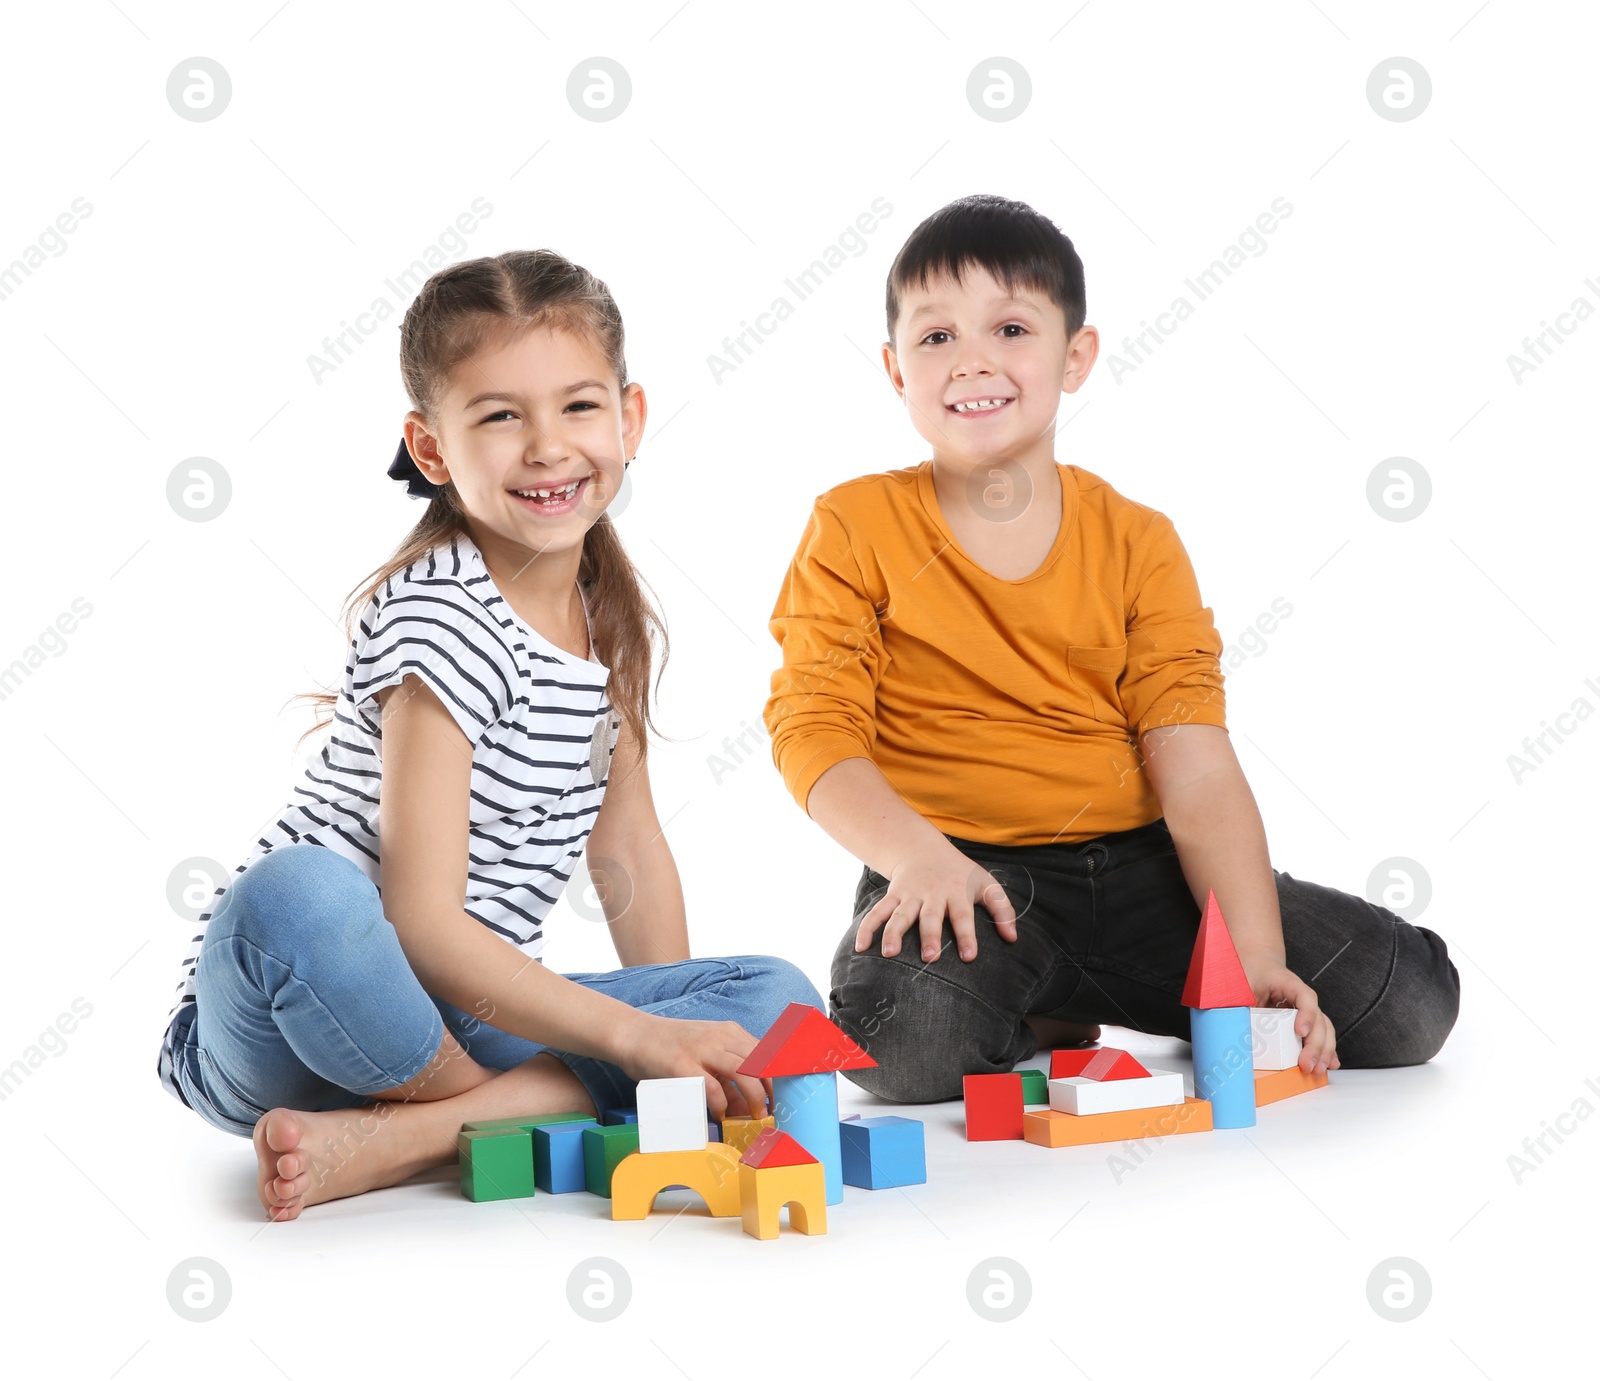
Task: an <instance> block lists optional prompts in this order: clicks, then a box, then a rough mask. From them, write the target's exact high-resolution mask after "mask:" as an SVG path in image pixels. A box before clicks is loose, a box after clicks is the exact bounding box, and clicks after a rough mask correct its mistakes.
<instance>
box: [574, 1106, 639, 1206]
mask: <svg viewBox="0 0 1600 1381" xmlns="http://www.w3.org/2000/svg"><path fill="white" fill-rule="evenodd" d="M638 1149H639V1124H638V1123H637V1122H619V1123H618V1124H616V1125H615V1126H612V1127H585V1128H584V1129H583V1187H584V1188H585V1189H587V1190H588V1191H589V1192H590V1193H591V1194H598V1195H599V1196H600V1197H601V1198H602V1199H609V1198H610V1197H611V1172H612V1171H613V1170H615V1169H616V1168H617V1163H618V1162H619V1161H621V1159H622V1158H623V1157H624V1156H630V1155H632V1154H633V1153H634V1152H635V1151H637V1150H638Z"/></svg>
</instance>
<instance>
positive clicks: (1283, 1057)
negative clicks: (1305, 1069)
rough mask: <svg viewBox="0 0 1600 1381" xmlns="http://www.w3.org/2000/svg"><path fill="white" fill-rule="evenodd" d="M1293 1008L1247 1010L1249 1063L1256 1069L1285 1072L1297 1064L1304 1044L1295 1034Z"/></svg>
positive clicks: (1296, 1014)
mask: <svg viewBox="0 0 1600 1381" xmlns="http://www.w3.org/2000/svg"><path fill="white" fill-rule="evenodd" d="M1299 1015H1300V1014H1299V1012H1297V1011H1296V1010H1295V1009H1294V1008H1293V1007H1252V1008H1251V1009H1250V1051H1251V1057H1250V1063H1251V1064H1252V1065H1254V1066H1255V1068H1257V1069H1288V1068H1290V1067H1291V1066H1293V1065H1297V1064H1299V1063H1300V1050H1301V1047H1302V1046H1303V1045H1304V1044H1305V1042H1303V1041H1302V1040H1301V1039H1300V1037H1299V1036H1297V1035H1296V1034H1295V1029H1294V1020H1295V1018H1296V1017H1297V1016H1299Z"/></svg>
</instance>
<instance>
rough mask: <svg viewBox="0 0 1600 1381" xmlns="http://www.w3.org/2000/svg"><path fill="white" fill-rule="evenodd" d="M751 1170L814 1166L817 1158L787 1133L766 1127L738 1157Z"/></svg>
mask: <svg viewBox="0 0 1600 1381" xmlns="http://www.w3.org/2000/svg"><path fill="white" fill-rule="evenodd" d="M739 1160H740V1162H741V1163H742V1164H744V1165H748V1166H749V1167H750V1168H751V1169H752V1170H771V1169H774V1168H776V1167H777V1166H780V1165H814V1164H816V1160H817V1158H816V1157H815V1156H814V1155H812V1154H811V1152H810V1151H808V1150H806V1148H805V1147H804V1146H802V1145H801V1144H800V1143H799V1142H798V1141H796V1140H795V1139H794V1138H793V1137H792V1136H790V1135H789V1133H788V1132H780V1131H779V1130H778V1129H777V1128H776V1127H768V1128H767V1130H766V1131H764V1132H762V1133H761V1135H760V1136H758V1137H756V1139H755V1140H754V1141H752V1142H751V1143H750V1144H749V1145H748V1146H747V1147H745V1152H744V1154H743V1155H742V1156H740V1157H739Z"/></svg>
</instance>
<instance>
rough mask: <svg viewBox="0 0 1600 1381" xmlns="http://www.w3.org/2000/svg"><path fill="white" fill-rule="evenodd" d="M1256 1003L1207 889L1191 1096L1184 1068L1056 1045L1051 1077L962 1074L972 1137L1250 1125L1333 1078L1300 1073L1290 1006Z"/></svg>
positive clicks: (1193, 1006)
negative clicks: (1262, 1111) (1266, 1108)
mask: <svg viewBox="0 0 1600 1381" xmlns="http://www.w3.org/2000/svg"><path fill="white" fill-rule="evenodd" d="M1254 1001H1255V996H1254V994H1253V993H1252V992H1251V989H1250V984H1249V981H1248V980H1247V979H1246V977H1245V973H1244V967H1243V965H1241V964H1240V962H1239V955H1238V952H1237V951H1236V950H1235V949H1234V946H1233V940H1232V937H1231V936H1230V935H1229V934H1228V927H1227V922H1226V921H1225V920H1224V919H1223V917H1222V909H1221V908H1220V907H1219V906H1218V905H1217V898H1216V894H1215V893H1214V892H1212V893H1208V895H1207V897H1206V905H1205V910H1204V912H1203V913H1202V915H1201V918H1200V930H1199V934H1198V935H1197V936H1196V938H1195V949H1194V957H1193V960H1192V961H1191V963H1190V966H1189V974H1188V981H1187V982H1186V983H1185V985H1184V990H1183V1004H1184V1006H1186V1007H1188V1008H1189V1015H1190V1035H1191V1039H1192V1043H1193V1048H1194V1071H1195V1091H1194V1095H1193V1096H1188V1095H1185V1093H1184V1091H1183V1075H1182V1073H1181V1072H1179V1071H1176V1070H1167V1069H1146V1068H1145V1067H1144V1066H1143V1065H1142V1064H1140V1063H1139V1061H1138V1060H1136V1059H1135V1058H1134V1057H1133V1056H1132V1055H1131V1054H1130V1053H1129V1052H1128V1051H1126V1050H1117V1049H1114V1048H1111V1047H1106V1048H1104V1049H1097V1050H1054V1051H1051V1053H1050V1074H1049V1077H1048V1078H1046V1076H1045V1075H1044V1073H1043V1071H1041V1070H1021V1071H1015V1072H1013V1073H1010V1074H969V1075H967V1077H966V1079H965V1080H964V1083H963V1089H962V1092H963V1095H964V1099H963V1101H964V1102H965V1105H966V1123H967V1140H968V1141H1003V1140H1012V1141H1015V1140H1023V1141H1030V1142H1033V1143H1035V1144H1036V1145H1039V1146H1052V1147H1059V1146H1084V1145H1090V1144H1093V1143H1098V1142H1109V1141H1130V1140H1132V1141H1136V1140H1140V1139H1142V1138H1144V1137H1150V1136H1170V1135H1173V1134H1176V1133H1180V1132H1209V1131H1211V1130H1213V1129H1214V1128H1229V1127H1253V1126H1254V1125H1255V1121H1256V1108H1257V1107H1259V1106H1261V1105H1264V1104H1267V1103H1275V1102H1277V1101H1278V1100H1279V1099H1282V1098H1288V1097H1290V1096H1292V1095H1293V1094H1296V1093H1305V1092H1307V1091H1308V1090H1310V1089H1315V1088H1322V1087H1324V1086H1325V1085H1326V1084H1327V1082H1328V1076H1327V1073H1326V1072H1325V1071H1324V1072H1323V1073H1321V1074H1307V1073H1305V1072H1304V1071H1303V1070H1301V1069H1300V1068H1299V1060H1300V1048H1301V1041H1300V1037H1299V1036H1297V1035H1296V1034H1295V1030H1294V1019H1295V1015H1296V1013H1295V1009H1294V1008H1292V1007H1256V1006H1253V1005H1252V1004H1253V1003H1254ZM1040 1104H1046V1105H1048V1106H1044V1107H1039V1106H1038V1105H1040ZM1029 1105H1033V1108H1032V1109H1031V1110H1030V1107H1029Z"/></svg>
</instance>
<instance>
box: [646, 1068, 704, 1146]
mask: <svg viewBox="0 0 1600 1381" xmlns="http://www.w3.org/2000/svg"><path fill="white" fill-rule="evenodd" d="M634 1098H635V1100H636V1102H635V1107H636V1109H637V1111H638V1114H639V1150H640V1152H641V1153H643V1154H645V1155H653V1154H655V1153H656V1152H658V1151H700V1150H703V1149H704V1148H705V1145H706V1081H705V1079H704V1077H702V1076H701V1075H698V1074H693V1075H685V1076H683V1077H682V1078H675V1079H641V1080H639V1082H638V1084H637V1085H636V1086H635V1088H634Z"/></svg>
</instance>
